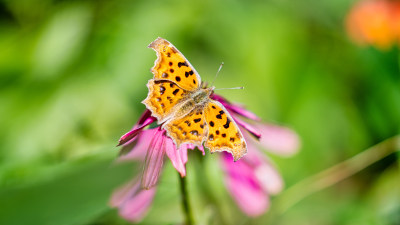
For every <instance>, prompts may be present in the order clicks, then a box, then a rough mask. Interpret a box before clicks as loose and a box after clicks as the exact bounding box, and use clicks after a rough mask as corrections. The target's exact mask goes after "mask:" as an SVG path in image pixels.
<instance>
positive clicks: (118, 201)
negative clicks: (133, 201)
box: [110, 179, 140, 207]
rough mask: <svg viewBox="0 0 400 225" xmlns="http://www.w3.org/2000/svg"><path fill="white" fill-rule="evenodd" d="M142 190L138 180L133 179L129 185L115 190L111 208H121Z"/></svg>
mask: <svg viewBox="0 0 400 225" xmlns="http://www.w3.org/2000/svg"><path fill="white" fill-rule="evenodd" d="M139 188H140V185H139V183H138V182H137V179H132V180H131V181H129V182H128V183H126V184H124V185H122V186H121V187H119V188H118V189H116V190H114V191H113V193H112V196H111V200H110V206H112V207H119V206H120V205H122V204H123V203H124V202H125V201H126V199H128V198H129V197H130V196H133V195H134V194H135V193H136V192H137V191H138V190H139Z"/></svg>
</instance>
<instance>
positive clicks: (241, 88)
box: [214, 87, 244, 91]
mask: <svg viewBox="0 0 400 225" xmlns="http://www.w3.org/2000/svg"><path fill="white" fill-rule="evenodd" d="M229 89H240V90H243V89H244V87H233V88H217V89H214V90H216V91H217V90H229Z"/></svg>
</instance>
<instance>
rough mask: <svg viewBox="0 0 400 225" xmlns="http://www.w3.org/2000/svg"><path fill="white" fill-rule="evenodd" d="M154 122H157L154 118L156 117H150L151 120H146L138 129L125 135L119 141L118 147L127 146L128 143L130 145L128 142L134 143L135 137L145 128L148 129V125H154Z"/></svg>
mask: <svg viewBox="0 0 400 225" xmlns="http://www.w3.org/2000/svg"><path fill="white" fill-rule="evenodd" d="M154 121H155V118H154V117H149V118H147V119H145V120H144V121H143V124H141V125H140V126H138V127H136V126H135V127H136V128H134V129H132V130H131V131H129V132H128V133H126V134H124V135H123V136H122V137H121V138H120V139H119V142H118V145H117V146H120V145H123V144H126V143H128V142H130V141H133V139H134V137H136V135H137V134H138V133H139V132H140V131H142V130H143V128H145V127H147V126H148V125H150V124H152V123H153V122H154Z"/></svg>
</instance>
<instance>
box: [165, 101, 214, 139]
mask: <svg viewBox="0 0 400 225" xmlns="http://www.w3.org/2000/svg"><path fill="white" fill-rule="evenodd" d="M163 128H164V129H165V130H166V131H167V135H168V136H169V137H171V138H172V140H174V141H175V144H176V145H177V147H179V146H180V145H181V144H183V143H191V144H195V145H202V143H203V140H204V139H205V136H206V135H207V126H206V120H205V117H204V112H203V110H202V108H195V109H193V110H192V111H191V112H190V113H188V114H187V115H185V116H183V117H181V118H173V119H171V120H169V121H168V122H167V123H166V124H164V125H163Z"/></svg>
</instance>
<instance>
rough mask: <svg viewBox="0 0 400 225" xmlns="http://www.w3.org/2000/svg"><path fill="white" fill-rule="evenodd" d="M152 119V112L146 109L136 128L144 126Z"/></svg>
mask: <svg viewBox="0 0 400 225" xmlns="http://www.w3.org/2000/svg"><path fill="white" fill-rule="evenodd" d="M150 117H151V111H150V110H148V109H146V110H145V111H144V112H143V114H142V115H141V116H140V118H139V120H138V121H137V123H136V126H140V125H142V124H143V123H144V122H145V121H146V120H147V119H148V118H150Z"/></svg>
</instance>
